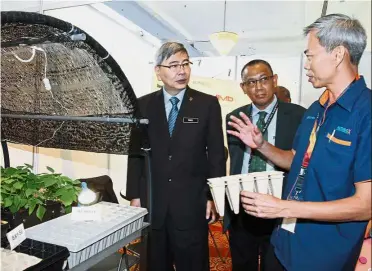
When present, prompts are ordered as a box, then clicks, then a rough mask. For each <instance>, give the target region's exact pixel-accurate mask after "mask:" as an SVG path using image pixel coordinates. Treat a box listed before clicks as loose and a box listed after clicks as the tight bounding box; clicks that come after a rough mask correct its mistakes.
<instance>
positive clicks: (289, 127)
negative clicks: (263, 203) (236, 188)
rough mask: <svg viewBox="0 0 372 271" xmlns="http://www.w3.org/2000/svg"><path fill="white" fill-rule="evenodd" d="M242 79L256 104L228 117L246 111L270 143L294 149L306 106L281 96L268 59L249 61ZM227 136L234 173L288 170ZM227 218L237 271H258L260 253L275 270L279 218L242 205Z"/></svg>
mask: <svg viewBox="0 0 372 271" xmlns="http://www.w3.org/2000/svg"><path fill="white" fill-rule="evenodd" d="M241 78H242V83H241V84H240V87H241V88H242V90H243V92H244V93H245V94H246V95H247V96H248V97H249V99H250V100H251V101H252V103H251V104H248V105H245V106H243V107H240V108H238V109H236V110H234V111H233V112H231V113H230V114H228V115H227V116H226V120H227V121H229V120H230V117H231V116H235V117H239V113H240V112H244V113H245V114H247V116H249V118H250V119H251V120H252V122H253V123H254V124H255V125H257V126H258V127H259V129H261V131H262V133H263V134H264V137H265V139H266V140H267V141H268V142H270V143H271V144H273V145H275V146H277V147H278V148H281V149H284V150H290V149H291V148H292V141H293V138H294V136H295V133H296V130H297V127H298V126H299V124H300V122H301V119H302V116H303V114H304V112H305V109H304V108H303V107H301V106H299V105H296V104H290V103H285V102H281V101H279V100H278V99H277V97H276V95H275V92H276V87H277V81H278V76H277V75H276V74H274V73H273V71H272V68H271V66H270V64H269V63H268V62H266V61H264V60H261V59H256V60H252V61H250V62H249V63H247V64H246V65H245V66H244V67H243V69H242V71H241ZM226 127H229V126H228V125H227V126H226ZM227 139H228V146H229V151H230V163H231V164H230V175H234V174H245V173H251V172H259V171H269V170H281V171H285V170H284V169H282V168H280V167H275V166H274V165H273V163H272V162H271V161H270V160H268V159H266V158H265V157H263V156H261V155H260V153H259V152H256V151H254V150H253V151H252V149H251V148H249V147H247V146H246V145H245V144H244V143H243V142H242V141H241V140H240V139H239V138H237V137H234V136H231V135H229V134H228V135H227ZM227 208H228V207H227ZM224 220H225V221H224V222H225V223H224V224H225V229H226V228H228V229H229V232H230V249H231V257H232V265H233V271H240V270H244V271H245V270H254V271H257V270H258V266H259V264H258V259H259V255H261V264H260V269H261V270H271V267H272V266H271V261H270V259H267V258H266V251H267V248H268V247H269V245H270V235H271V233H272V231H273V229H274V225H275V220H265V219H261V218H256V217H254V216H251V215H248V214H246V213H245V212H244V210H243V209H242V208H241V211H240V212H239V214H238V215H235V214H234V213H233V212H232V211H231V210H227V212H226V215H225V218H224Z"/></svg>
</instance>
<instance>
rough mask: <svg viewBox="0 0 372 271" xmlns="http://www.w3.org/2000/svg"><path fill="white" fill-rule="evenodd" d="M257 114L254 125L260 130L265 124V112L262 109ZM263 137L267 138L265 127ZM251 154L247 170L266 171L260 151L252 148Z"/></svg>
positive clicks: (264, 161)
mask: <svg viewBox="0 0 372 271" xmlns="http://www.w3.org/2000/svg"><path fill="white" fill-rule="evenodd" d="M258 115H259V119H258V121H257V123H256V125H257V128H258V129H260V131H262V130H263V128H264V127H265V124H266V122H265V118H266V115H267V113H266V112H264V111H260V112H258ZM263 137H264V139H265V140H267V129H266V131H265V133H264V134H263ZM251 155H252V159H251V163H250V165H249V171H248V172H261V171H266V160H265V158H264V157H262V155H261V153H259V152H258V151H255V150H252V152H251Z"/></svg>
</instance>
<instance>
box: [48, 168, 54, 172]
mask: <svg viewBox="0 0 372 271" xmlns="http://www.w3.org/2000/svg"><path fill="white" fill-rule="evenodd" d="M46 168H47V170H49V171H50V172H52V173H54V169H52V168H51V167H46Z"/></svg>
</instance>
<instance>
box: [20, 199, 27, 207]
mask: <svg viewBox="0 0 372 271" xmlns="http://www.w3.org/2000/svg"><path fill="white" fill-rule="evenodd" d="M26 204H27V199H21V200H20V201H19V208H22V207H24V206H25V205H26Z"/></svg>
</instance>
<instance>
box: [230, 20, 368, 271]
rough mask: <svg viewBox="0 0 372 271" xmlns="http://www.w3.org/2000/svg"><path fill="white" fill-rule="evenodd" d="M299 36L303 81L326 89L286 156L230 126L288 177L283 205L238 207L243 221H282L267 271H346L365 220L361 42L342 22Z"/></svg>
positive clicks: (245, 127)
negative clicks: (247, 217) (274, 262)
mask: <svg viewBox="0 0 372 271" xmlns="http://www.w3.org/2000/svg"><path fill="white" fill-rule="evenodd" d="M304 34H305V35H306V36H307V48H306V50H305V55H306V58H307V60H306V63H305V65H304V68H305V70H306V75H307V76H308V78H309V82H310V83H311V84H312V85H313V87H315V88H323V87H324V88H326V89H325V91H324V92H323V94H322V95H321V96H320V98H319V100H318V101H315V102H314V103H313V104H312V105H311V106H310V107H309V109H308V110H307V111H306V113H305V115H304V118H303V120H302V122H301V125H300V127H299V128H298V131H297V134H296V137H295V140H294V143H293V149H292V150H290V151H288V150H282V148H277V147H274V146H273V145H272V144H270V142H268V141H267V140H264V139H263V137H262V134H261V133H260V131H259V130H258V129H257V128H256V127H255V126H254V125H252V123H251V122H250V121H249V119H248V118H247V116H246V115H244V114H241V118H242V120H240V119H238V118H233V119H232V122H231V123H230V124H231V126H232V127H234V129H236V131H230V132H229V133H230V134H231V135H234V136H237V137H238V138H240V139H241V140H242V141H244V143H245V144H247V145H249V146H251V147H252V148H254V149H256V150H258V151H259V152H260V153H261V154H262V155H264V156H265V157H268V158H269V159H270V160H271V161H273V162H274V163H275V164H276V165H279V166H281V167H283V168H286V169H288V170H289V169H290V171H289V174H288V180H287V185H286V187H285V188H284V191H283V199H278V198H274V197H272V196H270V195H264V194H258V193H251V192H248V191H243V192H242V193H241V195H242V197H241V201H242V202H243V207H244V209H245V211H246V212H247V213H248V214H251V215H254V216H257V217H261V218H283V221H282V222H281V223H280V225H278V227H277V228H275V230H274V232H273V234H272V237H271V243H272V245H273V249H272V251H273V253H274V252H275V257H276V258H277V259H278V260H279V262H280V264H281V265H282V267H281V268H277V269H273V270H274V271H276V270H301V271H310V270H311V271H312V270H317V271H328V270H354V269H355V265H356V262H357V260H358V256H359V253H360V249H361V246H362V242H363V237H364V231H365V230H366V226H367V223H368V220H369V219H371V188H372V185H371V90H370V89H369V88H368V87H367V86H366V83H365V81H364V78H363V77H362V76H359V75H358V73H357V71H358V65H359V61H360V59H361V57H362V54H363V52H364V50H365V48H366V45H367V35H366V31H365V29H364V28H363V26H362V25H361V24H360V22H359V21H358V20H356V19H353V18H350V17H348V16H346V15H342V14H329V15H326V16H323V17H321V18H319V19H317V20H316V21H315V22H314V23H312V24H311V25H309V26H307V27H306V28H305V29H304ZM366 268H367V267H366Z"/></svg>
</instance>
